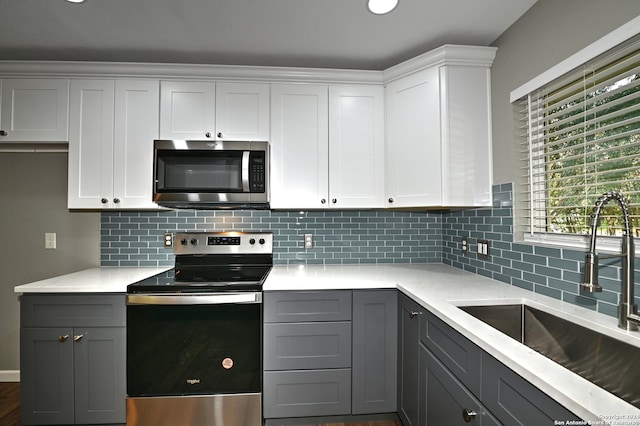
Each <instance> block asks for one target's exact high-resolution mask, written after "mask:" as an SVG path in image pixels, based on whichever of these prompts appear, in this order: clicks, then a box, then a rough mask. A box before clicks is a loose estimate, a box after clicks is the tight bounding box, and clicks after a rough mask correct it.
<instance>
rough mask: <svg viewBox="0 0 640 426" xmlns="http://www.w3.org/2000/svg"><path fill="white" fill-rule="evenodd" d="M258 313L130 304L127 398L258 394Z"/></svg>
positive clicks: (253, 308) (251, 308)
mask: <svg viewBox="0 0 640 426" xmlns="http://www.w3.org/2000/svg"><path fill="white" fill-rule="evenodd" d="M261 309H262V305H261V304H224V305H181V306H166V305H128V306H127V394H128V395H129V396H161V395H197V394H224V393H245V392H261V389H262V361H261V346H262V332H261V330H262V326H261V323H262V321H261V317H262V313H261Z"/></svg>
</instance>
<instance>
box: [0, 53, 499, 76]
mask: <svg viewBox="0 0 640 426" xmlns="http://www.w3.org/2000/svg"><path fill="white" fill-rule="evenodd" d="M496 51H497V48H496V47H485V46H462V45H453V44H447V45H444V46H442V47H439V48H437V49H434V50H431V51H429V52H427V53H424V54H422V55H419V56H416V57H415V58H412V59H409V60H407V61H404V62H402V63H400V64H398V65H394V66H392V67H390V68H387V69H386V70H384V71H375V70H352V69H332V68H298V67H259V66H242V65H207V64H174V63H141V62H88V61H87V62H85V61H0V75H1V76H3V77H20V78H28V77H33V78H36V77H60V78H63V77H67V78H68V77H73V78H96V77H108V78H157V79H167V80H180V79H185V80H186V79H189V80H194V79H195V80H197V79H203V80H211V79H215V80H233V81H263V82H287V83H324V84H327V83H334V84H386V83H389V82H391V81H393V80H397V79H398V78H401V77H404V76H406V75H409V74H412V73H415V72H417V71H421V70H423V69H426V68H430V67H433V66H439V65H445V64H446V65H461V66H478V67H487V68H488V67H491V65H492V64H493V60H494V58H495V55H496Z"/></svg>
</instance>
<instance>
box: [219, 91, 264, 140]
mask: <svg viewBox="0 0 640 426" xmlns="http://www.w3.org/2000/svg"><path fill="white" fill-rule="evenodd" d="M216 128H217V131H216V138H217V139H225V140H234V141H242V140H252V141H268V140H269V85H268V84H258V83H217V85H216Z"/></svg>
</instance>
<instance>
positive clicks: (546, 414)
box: [482, 353, 580, 426]
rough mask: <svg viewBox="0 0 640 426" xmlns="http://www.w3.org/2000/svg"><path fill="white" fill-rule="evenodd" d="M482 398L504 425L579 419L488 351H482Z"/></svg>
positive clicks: (539, 423)
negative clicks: (487, 352)
mask: <svg viewBox="0 0 640 426" xmlns="http://www.w3.org/2000/svg"><path fill="white" fill-rule="evenodd" d="M482 402H483V403H484V405H486V406H487V408H488V409H489V410H491V412H492V413H493V414H494V415H495V416H496V417H497V418H498V419H499V420H500V421H501V422H502V423H503V424H505V425H512V424H513V425H516V424H517V425H525V426H529V425H530V426H537V425H544V424H548V425H551V424H554V420H580V419H579V418H578V417H576V415H575V414H573V413H572V412H570V411H569V410H567V409H566V408H564V407H563V406H562V405H560V404H559V403H557V402H556V401H555V400H553V399H552V398H551V397H549V396H548V395H547V394H545V393H544V392H542V391H541V390H540V389H538V388H536V387H535V386H533V385H532V384H531V383H529V382H528V381H526V380H525V379H523V378H522V377H520V376H519V375H517V374H516V373H514V372H513V371H512V370H511V369H509V368H507V367H506V366H504V365H503V364H502V363H500V362H499V361H498V360H496V359H495V358H493V357H492V356H491V355H489V354H486V353H483V354H482Z"/></svg>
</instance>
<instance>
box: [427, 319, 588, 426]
mask: <svg viewBox="0 0 640 426" xmlns="http://www.w3.org/2000/svg"><path fill="white" fill-rule="evenodd" d="M420 317H421V321H420V339H419V342H420V343H419V346H420V348H421V349H420V369H419V371H420V378H419V380H420V386H419V387H420V390H419V395H420V397H419V398H420V403H419V404H420V409H419V416H418V418H419V423H417V424H419V425H420V426H438V425H443V424H447V425H457V424H460V425H462V424H465V423H470V424H476V425H484V426H486V425H498V424H505V425H512V424H513V425H516V424H517V425H523V426H528V425H530V426H539V425H545V424H553V422H554V420H579V418H578V417H576V416H575V415H574V414H573V413H571V412H570V411H568V410H567V409H566V408H564V407H563V406H562V405H560V404H558V403H557V402H556V401H555V400H553V399H552V398H550V397H549V396H548V395H546V394H545V393H544V392H542V391H540V390H539V389H538V388H536V387H535V386H533V385H532V384H531V383H529V382H528V381H526V380H525V379H523V378H522V377H520V376H519V375H517V374H516V373H514V372H513V371H512V370H511V369H509V368H508V367H506V366H505V365H504V364H502V363H500V362H499V361H497V360H496V359H495V358H493V357H492V356H490V355H489V354H487V353H486V352H484V351H483V350H482V349H480V348H479V347H478V346H476V345H475V344H474V343H472V342H471V341H470V340H468V339H467V338H466V337H464V336H463V335H462V334H460V333H458V332H457V331H455V330H454V329H453V328H452V327H450V326H449V325H447V324H446V323H445V322H444V321H442V320H440V319H439V318H437V317H436V316H435V315H433V314H431V313H430V312H424V313H423V315H421V316H420ZM467 420H468V421H467Z"/></svg>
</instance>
